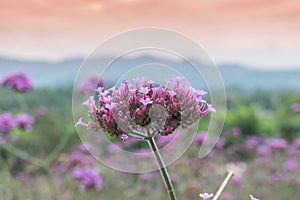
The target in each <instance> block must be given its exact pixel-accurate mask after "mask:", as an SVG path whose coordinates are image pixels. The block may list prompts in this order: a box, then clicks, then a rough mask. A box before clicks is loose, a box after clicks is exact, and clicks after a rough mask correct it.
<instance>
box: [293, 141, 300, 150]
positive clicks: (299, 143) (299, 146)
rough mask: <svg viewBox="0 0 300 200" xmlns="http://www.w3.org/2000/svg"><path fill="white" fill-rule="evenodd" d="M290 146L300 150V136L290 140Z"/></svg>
mask: <svg viewBox="0 0 300 200" xmlns="http://www.w3.org/2000/svg"><path fill="white" fill-rule="evenodd" d="M292 146H293V147H294V148H296V149H297V150H300V138H296V139H294V141H293V142H292Z"/></svg>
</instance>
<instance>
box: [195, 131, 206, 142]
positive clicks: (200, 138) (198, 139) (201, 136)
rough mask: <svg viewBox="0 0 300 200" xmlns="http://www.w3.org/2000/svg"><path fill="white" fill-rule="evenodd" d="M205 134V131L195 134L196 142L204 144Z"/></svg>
mask: <svg viewBox="0 0 300 200" xmlns="http://www.w3.org/2000/svg"><path fill="white" fill-rule="evenodd" d="M205 135H206V133H205V132H200V133H197V134H196V136H195V142H197V143H198V144H202V143H203V142H204V139H205Z"/></svg>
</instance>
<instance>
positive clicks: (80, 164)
mask: <svg viewBox="0 0 300 200" xmlns="http://www.w3.org/2000/svg"><path fill="white" fill-rule="evenodd" d="M89 149H90V146H89V144H87V143H86V144H81V145H80V146H79V147H77V148H75V149H74V150H73V151H72V152H71V153H70V154H69V155H68V156H66V155H64V156H61V157H60V158H59V159H58V161H57V162H58V163H54V165H53V166H52V169H53V170H54V171H56V172H57V173H58V174H59V176H61V175H63V174H68V175H69V177H71V178H72V179H76V180H78V181H79V186H78V190H79V191H85V190H86V189H95V190H96V191H100V190H101V189H102V177H101V176H100V174H99V169H98V167H97V166H95V164H96V162H95V159H94V158H93V157H92V156H91V155H90V154H89Z"/></svg>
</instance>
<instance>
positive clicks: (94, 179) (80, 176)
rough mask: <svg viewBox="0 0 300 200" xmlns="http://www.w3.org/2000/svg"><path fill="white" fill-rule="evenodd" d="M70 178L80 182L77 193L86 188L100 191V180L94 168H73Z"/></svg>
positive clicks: (97, 171)
mask: <svg viewBox="0 0 300 200" xmlns="http://www.w3.org/2000/svg"><path fill="white" fill-rule="evenodd" d="M71 176H72V177H73V178H74V179H77V180H79V181H80V185H79V191H84V190H85V189H86V188H94V189H95V190H96V191H100V190H101V189H102V178H101V176H100V175H99V170H98V169H96V168H89V167H74V169H73V171H72V173H71Z"/></svg>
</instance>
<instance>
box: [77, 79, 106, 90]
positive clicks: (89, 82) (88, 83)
mask: <svg viewBox="0 0 300 200" xmlns="http://www.w3.org/2000/svg"><path fill="white" fill-rule="evenodd" d="M105 86H106V84H105V82H104V81H103V80H102V79H101V78H100V79H99V78H98V77H94V76H92V77H90V78H88V79H86V80H84V81H82V82H81V83H79V85H78V87H77V90H78V92H80V93H83V94H88V93H90V92H93V91H95V89H96V88H99V87H103V88H104V87H105Z"/></svg>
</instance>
